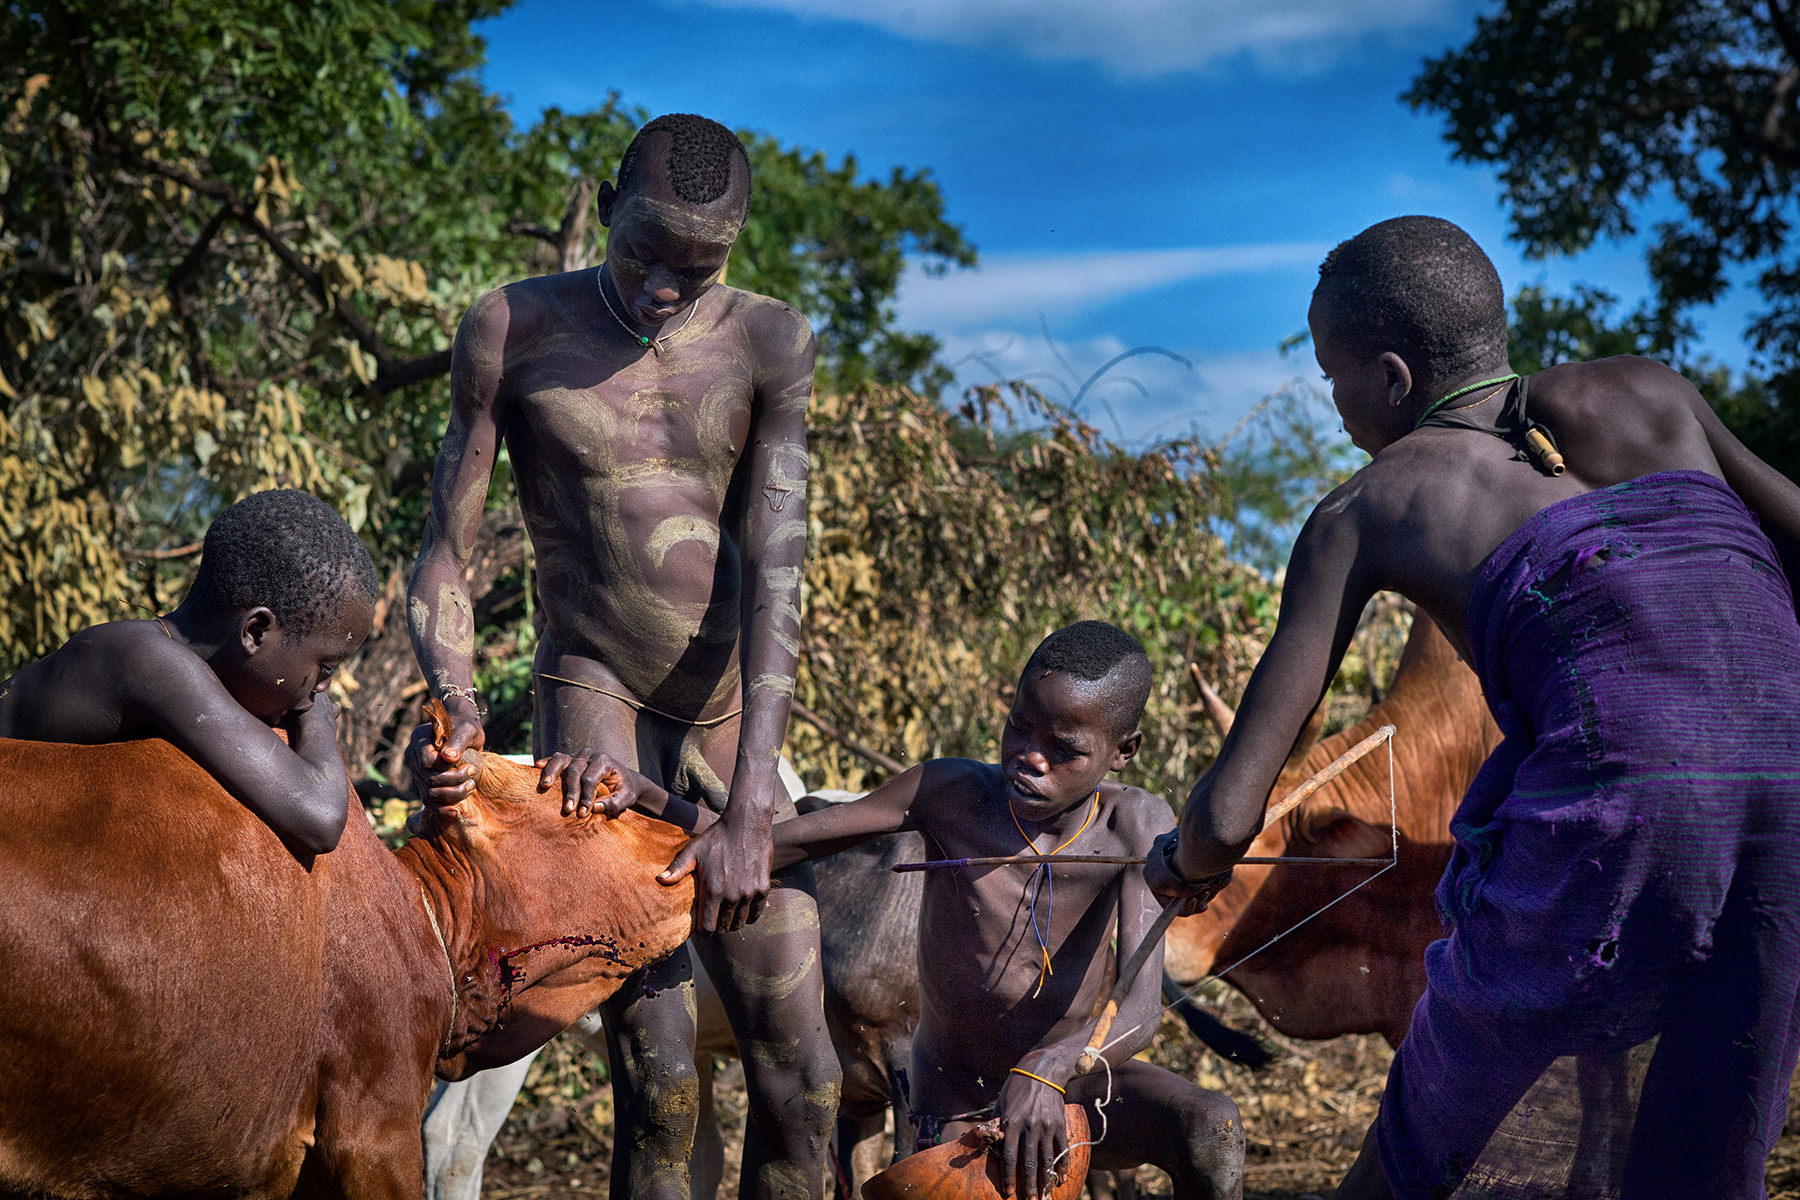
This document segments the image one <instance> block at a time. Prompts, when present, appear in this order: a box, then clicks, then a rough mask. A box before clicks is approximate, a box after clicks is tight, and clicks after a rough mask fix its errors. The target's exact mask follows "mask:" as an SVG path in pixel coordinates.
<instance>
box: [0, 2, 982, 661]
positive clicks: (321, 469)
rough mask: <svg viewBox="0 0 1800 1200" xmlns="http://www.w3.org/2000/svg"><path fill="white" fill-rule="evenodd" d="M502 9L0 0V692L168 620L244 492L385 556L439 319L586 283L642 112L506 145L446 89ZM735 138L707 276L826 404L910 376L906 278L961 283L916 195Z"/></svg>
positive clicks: (435, 403) (406, 499) (912, 351)
mask: <svg viewBox="0 0 1800 1200" xmlns="http://www.w3.org/2000/svg"><path fill="white" fill-rule="evenodd" d="M506 4H507V0H448V2H439V0H331V2H329V3H324V4H315V5H295V4H289V3H286V2H285V0H240V2H237V3H230V4H227V3H224V2H223V0H105V2H104V3H102V2H100V0H16V2H8V3H0V282H4V284H5V292H4V294H3V295H0V340H3V342H4V347H3V349H4V353H0V514H4V521H5V530H4V532H5V537H4V538H0V669H3V668H4V667H6V666H8V665H12V664H17V663H18V662H20V661H22V660H24V659H27V658H29V657H31V656H33V655H36V654H39V653H42V652H44V651H45V650H47V649H49V648H51V647H53V646H54V645H56V644H57V643H59V642H60V641H62V640H63V639H64V638H66V637H67V636H68V635H69V634H70V633H71V632H73V631H74V630H76V629H78V628H80V627H81V626H83V625H85V624H88V623H90V622H93V621H96V620H103V619H108V618H113V617H117V616H121V615H124V614H125V613H126V612H128V611H129V610H130V608H131V607H132V606H133V605H151V604H155V603H158V602H159V601H160V599H161V598H166V597H167V595H168V593H169V592H170V591H171V590H173V588H174V587H177V586H179V585H180V583H181V575H182V568H183V567H184V565H185V564H188V563H191V561H192V559H191V554H190V553H188V552H189V551H190V549H191V543H192V540H193V538H194V536H195V534H196V532H197V531H198V530H199V529H200V528H201V527H202V526H203V524H204V521H205V519H206V518H207V517H208V516H209V515H210V513H211V512H212V511H214V510H216V508H217V507H218V505H219V504H221V503H222V502H225V501H228V500H230V499H232V498H234V497H235V496H237V495H239V494H242V493H243V492H245V491H247V490H250V489H253V488H257V487H265V486H269V485H271V484H275V483H285V484H290V485H295V486H302V487H307V488H311V489H313V490H314V491H317V492H319V493H320V494H322V495H325V496H327V497H328V498H331V499H333V500H334V501H335V502H336V503H337V504H338V506H339V507H340V509H341V510H342V511H344V513H345V514H346V516H348V517H349V518H350V519H351V520H352V522H353V523H355V524H357V525H358V526H359V527H361V528H362V529H363V530H364V531H365V535H366V536H367V537H368V539H369V540H370V542H371V544H372V546H374V547H375V548H376V550H377V551H378V553H379V555H380V556H381V558H382V559H383V560H384V561H385V562H386V563H387V564H388V565H390V566H396V567H397V566H398V565H399V564H400V563H401V562H402V561H403V560H404V559H405V558H406V557H408V556H409V555H410V550H411V547H412V546H413V545H414V544H416V535H417V529H418V525H419V521H420V518H421V514H422V510H423V506H424V503H425V484H426V481H427V479H428V475H429V470H430V463H431V459H432V457H433V454H434V453H435V449H436V442H437V438H438V436H439V434H440V432H441V430H442V424H443V414H444V407H445V403H446V400H447V395H448V389H447V381H446V379H445V378H444V376H445V372H446V371H447V369H448V362H449V346H450V341H451V338H452V337H453V336H454V333H455V326H456V322H457V320H458V318H459V317H460V315H461V313H462V311H463V310H464V309H465V308H466V306H467V305H468V303H469V302H470V301H471V300H472V299H473V298H474V297H475V296H476V295H478V294H479V293H480V292H481V291H483V290H486V289H487V288H490V287H493V286H495V285H497V284H499V283H502V282H505V281H507V280H509V279H514V278H518V277H520V276H523V275H528V274H533V273H538V272H543V271H549V270H561V269H572V268H574V267H578V266H583V265H588V264H590V263H592V262H593V261H596V260H597V258H598V257H599V255H600V254H602V253H603V250H604V236H603V231H602V230H600V229H599V228H598V227H597V226H594V225H592V224H591V223H590V221H589V212H590V209H591V205H590V203H589V201H590V200H591V198H592V195H593V189H594V186H595V181H596V180H598V179H600V178H605V177H609V176H610V174H611V172H612V170H613V169H614V167H615V165H616V163H617V160H618V156H619V154H620V153H621V152H622V151H623V149H624V147H625V145H626V143H627V142H628V141H629V140H630V138H631V136H632V133H633V131H634V130H635V129H636V128H637V126H638V125H639V124H640V123H641V122H642V120H643V119H644V117H645V116H646V114H644V113H643V112H642V111H641V110H635V109H627V108H626V107H625V106H623V105H622V104H621V103H619V101H618V99H617V97H614V98H613V99H612V100H610V101H609V102H608V103H606V104H605V105H603V106H601V107H600V108H598V109H595V110H593V111H591V112H584V113H565V112H562V111H560V110H557V109H550V110H547V111H545V112H544V113H543V114H542V116H541V117H540V118H539V119H538V120H537V121H536V122H535V123H534V124H532V125H530V126H529V127H527V128H524V129H520V128H517V127H515V126H514V124H513V122H512V120H511V118H510V117H509V116H508V114H507V113H506V111H505V110H504V109H503V108H502V106H501V104H500V101H499V99H498V98H497V97H496V96H495V95H493V94H492V93H490V92H488V91H486V90H485V89H483V88H482V87H481V85H480V82H479V80H478V78H477V77H476V75H475V68H477V67H478V66H479V65H480V64H481V61H482V54H483V45H482V42H481V39H480V38H479V37H477V36H476V35H475V34H474V32H473V30H472V22H474V21H476V20H480V19H483V18H486V17H491V16H493V15H495V14H496V13H498V12H499V11H501V10H502V9H504V8H505V7H506ZM742 136H743V137H744V138H745V141H746V145H747V148H748V150H749V153H750V156H751V159H752V162H753V164H754V165H755V168H756V176H757V183H756V191H755V193H754V195H753V199H752V214H751V224H750V228H749V229H748V230H746V232H745V235H744V237H743V239H742V241H741V242H740V245H739V248H738V250H737V251H736V252H735V253H734V262H733V264H732V276H731V278H732V282H733V283H738V284H744V285H748V286H753V287H758V288H760V289H762V290H766V291H769V292H771V293H773V294H775V295H778V296H781V297H782V298H784V299H788V300H790V301H792V302H793V303H795V304H796V305H797V306H799V307H800V308H802V309H803V310H804V311H806V312H807V314H808V315H809V316H810V317H811V318H812V319H813V320H814V322H815V323H816V324H817V325H818V326H819V327H820V329H821V335H822V336H821V340H822V344H823V345H824V346H825V348H826V351H827V353H826V355H825V356H824V363H823V365H822V368H821V369H822V373H823V374H824V376H825V378H826V379H827V380H828V381H829V382H832V383H839V384H848V383H856V382H861V381H864V380H867V379H870V378H875V379H886V380H891V381H893V382H900V383H912V384H914V385H917V386H925V387H930V386H931V385H933V384H934V383H937V382H939V381H941V373H939V372H938V369H937V368H936V367H935V365H934V364H935V351H936V345H935V343H933V342H932V341H930V339H928V338H923V337H920V336H917V335H908V334H905V333H903V332H901V331H899V330H897V329H895V328H894V326H893V306H892V300H893V296H894V292H895V289H896V287H897V284H898V281H899V277H900V271H901V268H902V266H903V264H904V262H905V261H906V259H907V257H908V256H909V255H911V256H914V257H922V258H923V259H924V260H925V261H926V263H927V264H933V265H936V266H939V267H944V266H948V265H951V264H968V263H972V262H973V261H974V253H975V252H974V250H973V248H972V247H970V246H969V245H968V244H967V243H966V242H965V241H964V240H963V238H962V236H961V233H960V231H959V230H958V229H957V228H956V227H955V226H954V225H952V224H950V223H949V222H948V221H947V220H946V219H945V217H944V212H943V198H942V196H941V194H940V193H939V191H938V189H937V186H936V184H935V183H934V182H932V180H931V179H930V177H929V175H928V173H926V172H923V171H917V172H907V171H896V172H894V173H893V175H891V176H890V177H889V178H888V179H886V180H880V181H859V180H858V179H857V173H856V167H855V163H854V161H853V160H850V159H845V160H844V161H843V162H842V163H841V164H839V165H838V166H835V167H834V166H832V165H831V164H830V163H828V162H827V161H826V159H825V158H824V156H823V155H819V154H806V153H802V152H800V151H798V150H795V149H793V148H791V147H783V146H782V145H780V144H779V143H778V142H777V141H775V140H774V139H773V138H770V137H767V136H765V135H760V134H750V133H746V134H744V135H742ZM159 556H160V557H159ZM170 556H173V557H170ZM169 572H173V577H171V576H170V575H169V574H168V573H169ZM159 589H160V590H161V591H162V593H163V596H162V597H161V598H159V597H158V591H159Z"/></svg>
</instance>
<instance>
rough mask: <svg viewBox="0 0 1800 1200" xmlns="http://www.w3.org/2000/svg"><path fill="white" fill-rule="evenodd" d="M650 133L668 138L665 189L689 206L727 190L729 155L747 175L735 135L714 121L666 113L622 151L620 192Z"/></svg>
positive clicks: (627, 183) (744, 156)
mask: <svg viewBox="0 0 1800 1200" xmlns="http://www.w3.org/2000/svg"><path fill="white" fill-rule="evenodd" d="M653 133H666V134H668V135H669V156H668V159H667V161H666V163H665V166H666V168H667V170H668V175H669V185H670V186H671V187H673V188H674V189H675V194H676V195H677V196H679V197H680V198H681V199H683V200H686V201H687V202H688V203H689V204H711V203H712V202H713V201H714V200H717V199H718V198H719V197H720V196H723V195H724V194H725V193H726V192H727V191H729V190H730V189H731V159H732V156H733V155H736V156H737V157H738V158H740V159H742V160H743V163H744V175H745V177H746V178H748V176H749V174H750V156H749V155H748V154H746V153H744V144H743V143H742V142H740V141H738V139H737V135H736V134H735V133H733V132H731V130H729V129H727V128H725V126H723V125H721V124H719V123H718V122H717V121H713V120H709V119H707V118H706V117H701V116H696V115H694V114H693V113H669V114H668V115H666V116H661V117H658V118H656V119H655V120H654V121H651V122H650V123H648V124H647V125H645V126H644V127H643V128H641V129H639V130H638V131H637V136H636V137H634V138H632V139H631V145H629V146H627V147H625V154H624V157H622V158H620V159H619V182H618V188H619V190H620V191H621V192H623V191H625V190H626V189H627V188H629V187H630V185H631V172H632V168H634V167H635V166H636V165H637V156H638V149H639V147H640V146H641V145H642V143H643V141H644V139H646V138H648V137H649V136H650V135H651V134H653Z"/></svg>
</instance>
